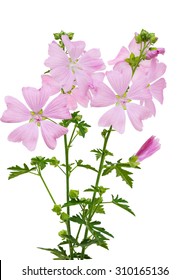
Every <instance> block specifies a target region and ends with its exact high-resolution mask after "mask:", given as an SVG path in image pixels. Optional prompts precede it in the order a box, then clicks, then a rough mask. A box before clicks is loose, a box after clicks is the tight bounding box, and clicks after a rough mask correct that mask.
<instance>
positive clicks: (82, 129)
mask: <svg viewBox="0 0 189 280" xmlns="http://www.w3.org/2000/svg"><path fill="white" fill-rule="evenodd" d="M71 123H74V124H75V126H76V128H77V129H78V135H80V136H82V137H85V134H86V133H87V131H88V127H91V126H90V125H89V124H87V123H86V122H85V121H84V120H82V115H80V114H79V111H77V112H74V113H72V118H71V119H69V120H63V121H62V122H61V123H60V125H62V126H64V127H68V126H69V125H70V124H71Z"/></svg>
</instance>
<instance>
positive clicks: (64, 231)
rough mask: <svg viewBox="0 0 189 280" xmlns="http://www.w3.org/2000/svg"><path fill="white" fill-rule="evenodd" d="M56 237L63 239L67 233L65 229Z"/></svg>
mask: <svg viewBox="0 0 189 280" xmlns="http://www.w3.org/2000/svg"><path fill="white" fill-rule="evenodd" d="M58 235H59V236H60V237H61V238H62V239H65V237H66V235H68V233H67V231H66V230H65V229H63V230H61V231H59V233H58Z"/></svg>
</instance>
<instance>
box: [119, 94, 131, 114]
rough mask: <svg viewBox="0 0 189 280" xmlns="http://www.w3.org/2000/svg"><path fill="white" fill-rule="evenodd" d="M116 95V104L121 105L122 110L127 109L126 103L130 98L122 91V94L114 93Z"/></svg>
mask: <svg viewBox="0 0 189 280" xmlns="http://www.w3.org/2000/svg"><path fill="white" fill-rule="evenodd" d="M116 97H117V100H118V101H117V103H116V104H117V105H121V106H122V108H123V110H127V107H126V104H127V103H129V102H131V100H130V99H128V98H127V94H126V93H124V94H123V95H122V96H120V95H116Z"/></svg>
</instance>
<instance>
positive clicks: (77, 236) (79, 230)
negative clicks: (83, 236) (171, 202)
mask: <svg viewBox="0 0 189 280" xmlns="http://www.w3.org/2000/svg"><path fill="white" fill-rule="evenodd" d="M81 228H82V224H81V225H80V226H79V229H78V232H77V235H76V240H77V241H78V238H79V234H80V232H81Z"/></svg>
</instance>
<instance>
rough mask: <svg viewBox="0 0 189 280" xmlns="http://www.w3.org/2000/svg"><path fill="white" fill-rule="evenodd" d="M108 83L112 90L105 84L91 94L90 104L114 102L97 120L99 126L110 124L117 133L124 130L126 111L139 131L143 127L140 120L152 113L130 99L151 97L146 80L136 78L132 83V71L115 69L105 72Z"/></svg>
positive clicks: (102, 104)
mask: <svg viewBox="0 0 189 280" xmlns="http://www.w3.org/2000/svg"><path fill="white" fill-rule="evenodd" d="M106 75H107V78H108V81H109V83H110V84H111V86H112V88H113V90H114V92H113V91H112V90H111V89H110V88H109V87H108V86H107V85H105V84H103V87H102V88H98V91H97V92H96V94H94V95H93V98H92V101H91V105H92V106H94V107H103V106H109V105H113V104H115V106H114V107H113V108H111V109H110V110H109V111H107V112H106V113H105V114H104V115H103V116H102V117H101V118H100V120H99V125H100V126H105V127H109V126H112V127H113V128H114V129H115V130H117V131H118V132H119V133H123V132H124V131H125V122H126V117H125V113H126V112H127V115H128V118H129V119H130V121H131V123H132V125H133V126H134V128H135V129H136V130H139V131H141V130H142V127H143V123H142V120H144V119H147V118H149V117H150V116H151V115H152V114H151V112H150V110H149V109H148V108H145V107H143V106H141V105H139V104H136V103H133V102H132V100H144V99H148V98H151V97H150V95H149V94H148V93H147V90H146V81H144V80H142V81H141V80H138V81H135V82H134V83H132V85H130V82H131V78H132V71H131V68H130V71H129V70H128V71H123V72H119V71H116V70H113V71H109V72H107V73H106Z"/></svg>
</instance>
